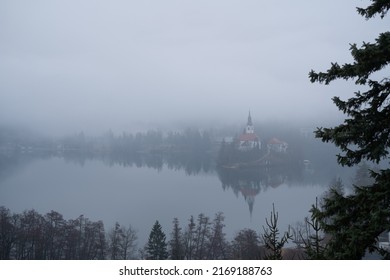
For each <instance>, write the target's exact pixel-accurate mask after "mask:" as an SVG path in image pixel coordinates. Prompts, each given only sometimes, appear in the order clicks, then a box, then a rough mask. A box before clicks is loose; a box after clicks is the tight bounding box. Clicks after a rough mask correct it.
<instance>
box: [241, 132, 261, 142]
mask: <svg viewBox="0 0 390 280" xmlns="http://www.w3.org/2000/svg"><path fill="white" fill-rule="evenodd" d="M238 140H240V141H258V140H259V138H258V137H257V135H256V134H254V133H244V134H241V135H240V137H239V138H238Z"/></svg>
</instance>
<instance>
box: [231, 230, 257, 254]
mask: <svg viewBox="0 0 390 280" xmlns="http://www.w3.org/2000/svg"><path fill="white" fill-rule="evenodd" d="M259 246H260V242H259V237H258V235H257V233H256V231H254V230H253V229H242V230H240V231H239V232H238V233H237V234H236V236H235V237H234V239H233V241H232V253H231V254H232V255H231V258H232V259H234V260H256V259H259V257H260V256H259V253H260V247H259Z"/></svg>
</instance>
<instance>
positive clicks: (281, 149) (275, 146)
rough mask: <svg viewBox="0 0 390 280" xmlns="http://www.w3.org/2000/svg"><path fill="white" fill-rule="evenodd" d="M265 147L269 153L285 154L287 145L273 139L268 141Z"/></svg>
mask: <svg viewBox="0 0 390 280" xmlns="http://www.w3.org/2000/svg"><path fill="white" fill-rule="evenodd" d="M267 147H268V151H270V152H277V153H285V152H286V151H287V148H288V144H287V143H286V142H284V141H281V140H279V139H277V138H275V137H274V138H272V139H270V140H269V141H268V143H267Z"/></svg>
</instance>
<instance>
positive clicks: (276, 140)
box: [268, 138, 286, 145]
mask: <svg viewBox="0 0 390 280" xmlns="http://www.w3.org/2000/svg"><path fill="white" fill-rule="evenodd" d="M285 143H286V142H283V141H280V140H279V139H277V138H272V139H271V140H269V141H268V144H275V145H276V144H278V145H280V144H285Z"/></svg>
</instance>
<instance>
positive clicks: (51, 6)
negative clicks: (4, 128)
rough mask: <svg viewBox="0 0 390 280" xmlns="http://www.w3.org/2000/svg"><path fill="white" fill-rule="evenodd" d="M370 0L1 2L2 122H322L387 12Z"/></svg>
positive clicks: (102, 127)
mask: <svg viewBox="0 0 390 280" xmlns="http://www.w3.org/2000/svg"><path fill="white" fill-rule="evenodd" d="M367 3H368V1H361V0H346V1H340V0H331V1H329V0H328V1H320V0H318V1H315V0H311V1H307V0H296V1H287V0H281V1H261V0H256V1H255V0H253V1H252V0H187V1H186V0H177V1H173V0H164V1H163V0H154V1H147V0H138V1H135V0H134V1H131V0H128V1H125V0H123V1H120V0H113V1H96V0H94V1H92V0H91V1H79V0H75V1H72V0H63V1H53V0H47V1H38V0H35V1H30V0H26V1H22V0H21V1H18V0H9V1H7V0H2V1H0V124H7V123H9V124H18V125H25V126H29V127H31V128H34V129H37V130H41V131H48V132H52V133H55V134H61V133H70V132H77V131H81V130H84V131H86V132H87V133H88V132H91V133H92V132H104V131H107V130H108V129H110V128H111V129H113V130H114V131H118V132H121V131H123V130H127V131H128V130H133V129H134V128H135V127H137V126H139V125H145V126H149V127H150V128H153V126H157V125H159V124H163V125H164V124H174V123H186V122H192V121H197V122H201V123H207V122H208V121H209V120H210V121H217V122H220V123H224V122H227V123H228V122H240V121H242V120H243V121H245V118H246V116H247V113H248V110H249V109H250V110H251V112H252V117H253V119H254V121H258V122H260V121H264V120H273V119H277V120H291V119H294V120H295V119H296V120H302V119H317V118H319V119H327V118H331V117H332V116H334V115H335V114H336V113H337V110H336V108H335V106H334V105H333V104H332V102H331V100H330V99H331V97H332V96H334V95H337V96H343V97H348V96H350V95H351V93H352V92H353V91H354V90H356V89H357V88H356V87H355V85H354V84H353V83H345V82H336V83H334V84H333V85H331V86H324V85H318V84H311V83H310V81H309V79H308V72H309V71H310V70H311V69H314V70H326V69H327V68H328V67H329V65H330V62H336V61H337V62H340V63H344V62H351V56H350V53H349V50H348V49H349V43H354V42H356V43H358V44H361V43H362V42H363V41H366V42H372V41H373V40H374V38H376V36H377V35H378V34H379V33H380V32H384V31H387V30H388V23H389V22H388V19H386V18H385V19H383V20H381V19H380V18H379V17H378V18H375V19H373V20H370V21H366V20H365V19H364V18H363V17H361V16H360V15H358V14H357V12H356V9H355V7H356V6H361V7H365V6H366V5H367Z"/></svg>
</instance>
